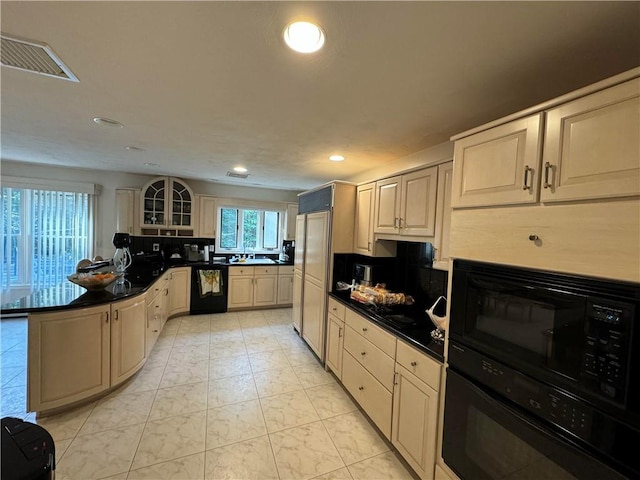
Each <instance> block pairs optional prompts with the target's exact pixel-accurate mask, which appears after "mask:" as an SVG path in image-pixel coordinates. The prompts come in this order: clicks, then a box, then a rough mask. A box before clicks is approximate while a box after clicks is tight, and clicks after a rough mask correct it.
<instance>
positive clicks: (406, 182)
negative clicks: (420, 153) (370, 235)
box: [398, 167, 438, 237]
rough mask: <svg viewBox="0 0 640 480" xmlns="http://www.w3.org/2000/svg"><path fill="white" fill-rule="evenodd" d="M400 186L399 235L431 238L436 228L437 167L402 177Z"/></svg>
mask: <svg viewBox="0 0 640 480" xmlns="http://www.w3.org/2000/svg"><path fill="white" fill-rule="evenodd" d="M401 185H402V186H401V189H400V192H401V195H400V207H401V208H400V217H399V219H398V226H399V227H400V234H401V235H410V236H428V237H432V236H433V235H434V233H435V227H436V195H437V191H438V167H431V168H426V169H424V170H418V171H417V172H412V173H408V174H406V175H403V176H402V184H401Z"/></svg>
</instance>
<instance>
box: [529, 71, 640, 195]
mask: <svg viewBox="0 0 640 480" xmlns="http://www.w3.org/2000/svg"><path fill="white" fill-rule="evenodd" d="M543 169H544V170H543V172H542V176H543V178H542V183H543V188H542V194H541V198H542V201H544V202H554V201H561V200H581V199H589V198H606V197H624V196H630V195H638V194H640V80H638V79H635V80H631V81H629V82H626V83H623V84H621V85H618V86H615V87H612V88H609V89H607V90H603V91H601V92H597V93H594V94H592V95H588V96H586V97H583V98H579V99H577V100H574V101H573V102H569V103H566V104H564V105H560V106H559V107H557V108H554V109H552V110H550V111H549V112H547V122H546V131H545V146H544V157H543Z"/></svg>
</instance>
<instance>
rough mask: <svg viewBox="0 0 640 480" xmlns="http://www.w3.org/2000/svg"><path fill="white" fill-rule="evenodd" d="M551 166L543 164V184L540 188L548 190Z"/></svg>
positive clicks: (547, 163)
mask: <svg viewBox="0 0 640 480" xmlns="http://www.w3.org/2000/svg"><path fill="white" fill-rule="evenodd" d="M551 168H552V166H551V164H550V163H549V162H546V163H545V164H544V183H543V184H542V186H543V187H544V188H549V187H550V186H551V184H550V183H549V171H550V170H551Z"/></svg>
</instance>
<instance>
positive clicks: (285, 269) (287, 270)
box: [278, 265, 293, 275]
mask: <svg viewBox="0 0 640 480" xmlns="http://www.w3.org/2000/svg"><path fill="white" fill-rule="evenodd" d="M278 275H293V265H280V266H279V267H278Z"/></svg>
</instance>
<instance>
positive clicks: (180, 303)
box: [168, 267, 191, 316]
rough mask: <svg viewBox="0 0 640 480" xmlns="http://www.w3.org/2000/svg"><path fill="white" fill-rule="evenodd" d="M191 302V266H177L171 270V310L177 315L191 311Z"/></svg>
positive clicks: (170, 311)
mask: <svg viewBox="0 0 640 480" xmlns="http://www.w3.org/2000/svg"><path fill="white" fill-rule="evenodd" d="M190 304H191V267H177V268H172V269H171V270H170V271H169V312H168V315H169V316H172V315H177V314H180V313H187V312H189V308H190Z"/></svg>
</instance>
